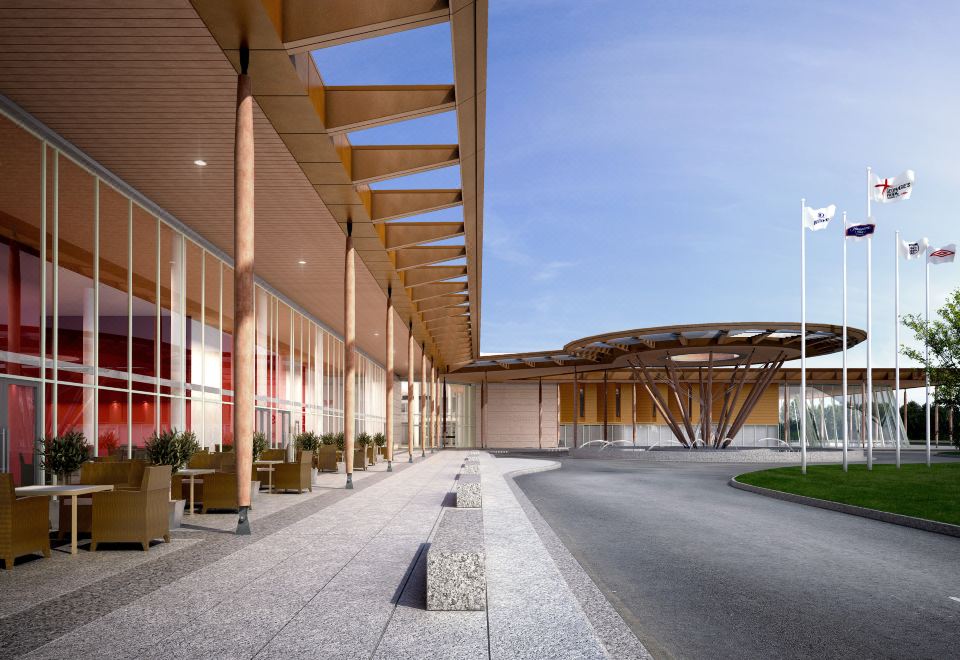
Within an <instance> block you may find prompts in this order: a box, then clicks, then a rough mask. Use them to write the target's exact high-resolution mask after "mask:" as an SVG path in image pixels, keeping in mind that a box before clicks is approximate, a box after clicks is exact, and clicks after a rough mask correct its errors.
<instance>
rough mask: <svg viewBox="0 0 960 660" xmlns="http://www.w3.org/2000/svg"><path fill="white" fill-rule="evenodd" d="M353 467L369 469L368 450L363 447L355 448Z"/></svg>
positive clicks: (355, 468)
mask: <svg viewBox="0 0 960 660" xmlns="http://www.w3.org/2000/svg"><path fill="white" fill-rule="evenodd" d="M353 469H354V470H364V471H366V469H367V452H365V451H364V450H363V448H362V447H357V448H356V449H354V450H353Z"/></svg>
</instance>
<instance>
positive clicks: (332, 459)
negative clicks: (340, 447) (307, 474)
mask: <svg viewBox="0 0 960 660" xmlns="http://www.w3.org/2000/svg"><path fill="white" fill-rule="evenodd" d="M317 469H318V470H320V471H321V472H323V471H325V470H329V471H330V472H339V471H340V468H339V467H338V466H337V447H336V445H320V451H318V452H317Z"/></svg>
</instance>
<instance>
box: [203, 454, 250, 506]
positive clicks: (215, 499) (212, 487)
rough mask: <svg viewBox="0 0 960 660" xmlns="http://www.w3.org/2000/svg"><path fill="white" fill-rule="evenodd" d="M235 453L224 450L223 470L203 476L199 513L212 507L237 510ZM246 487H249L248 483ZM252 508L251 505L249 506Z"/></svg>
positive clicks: (238, 504)
mask: <svg viewBox="0 0 960 660" xmlns="http://www.w3.org/2000/svg"><path fill="white" fill-rule="evenodd" d="M236 460H237V459H236V454H233V453H230V452H225V453H224V454H223V460H222V462H221V467H222V469H223V470H224V471H223V472H216V473H214V474H207V475H204V477H203V501H202V505H203V506H202V507H201V509H200V513H206V512H207V511H210V510H214V509H228V510H231V511H238V510H239V509H240V503H239V502H238V501H237V463H236ZM247 488H249V483H248V486H247ZM251 508H252V507H251Z"/></svg>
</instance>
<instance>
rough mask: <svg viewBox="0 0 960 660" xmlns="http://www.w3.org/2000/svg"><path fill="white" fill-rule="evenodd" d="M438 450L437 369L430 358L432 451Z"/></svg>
mask: <svg viewBox="0 0 960 660" xmlns="http://www.w3.org/2000/svg"><path fill="white" fill-rule="evenodd" d="M436 450H437V370H436V368H435V367H434V366H433V360H430V453H431V454H432V453H433V452H435V451H436Z"/></svg>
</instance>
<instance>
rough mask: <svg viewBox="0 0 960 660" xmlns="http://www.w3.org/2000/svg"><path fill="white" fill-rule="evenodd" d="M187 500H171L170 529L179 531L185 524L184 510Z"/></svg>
mask: <svg viewBox="0 0 960 660" xmlns="http://www.w3.org/2000/svg"><path fill="white" fill-rule="evenodd" d="M186 504H187V501H186V500H170V529H178V528H179V527H180V525H182V524H183V508H184V506H186Z"/></svg>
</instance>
